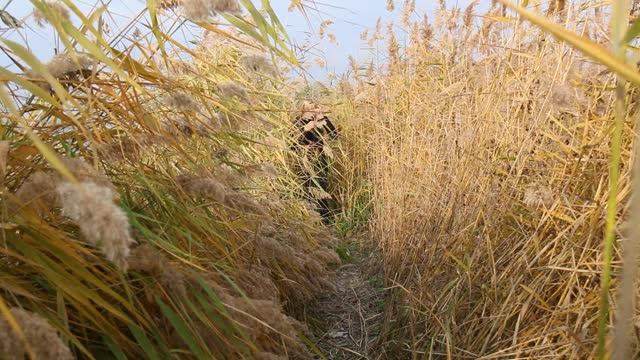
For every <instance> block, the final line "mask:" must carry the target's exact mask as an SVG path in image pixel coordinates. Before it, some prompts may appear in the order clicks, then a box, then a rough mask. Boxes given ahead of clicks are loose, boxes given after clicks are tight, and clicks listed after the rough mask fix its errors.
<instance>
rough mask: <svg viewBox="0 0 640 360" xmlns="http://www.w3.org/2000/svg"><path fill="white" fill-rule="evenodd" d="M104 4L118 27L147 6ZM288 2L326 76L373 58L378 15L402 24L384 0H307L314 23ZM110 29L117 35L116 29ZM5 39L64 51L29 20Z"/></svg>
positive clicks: (291, 23) (279, 2)
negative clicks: (323, 27)
mask: <svg viewBox="0 0 640 360" xmlns="http://www.w3.org/2000/svg"><path fill="white" fill-rule="evenodd" d="M253 1H254V2H255V3H256V4H258V3H260V0H253ZM96 2H98V3H100V1H96V0H76V1H75V3H76V5H77V6H78V7H79V8H81V9H82V10H83V11H88V10H90V9H91V8H92V7H93V6H95V4H96ZM101 2H104V3H109V10H110V14H112V16H113V18H112V19H111V21H114V24H122V23H126V22H127V21H126V20H127V19H129V18H131V17H133V16H135V15H136V14H137V13H139V12H140V11H141V10H142V9H143V8H144V6H145V2H144V1H141V0H111V1H108V0H102V1H101ZM290 2H291V1H290V0H272V1H271V3H272V6H273V8H274V10H275V11H276V13H277V14H278V16H279V17H280V19H281V21H282V22H283V23H284V24H285V26H286V27H287V31H288V32H289V35H290V36H291V38H292V40H293V41H294V42H295V43H297V44H302V43H304V42H305V40H306V39H311V41H310V44H312V45H313V52H314V54H315V55H317V56H319V57H321V58H323V59H324V60H325V62H326V68H325V69H321V68H319V67H318V66H317V65H316V66H314V68H313V69H312V70H311V72H312V73H313V74H314V75H315V76H317V77H323V75H324V74H325V73H326V72H327V71H330V72H334V73H338V74H339V73H342V72H343V71H344V70H346V68H347V66H348V61H347V57H348V55H354V56H355V57H356V58H357V59H365V58H367V57H369V56H370V54H371V49H367V48H366V46H365V44H363V42H362V41H361V40H360V33H361V32H362V30H364V29H365V28H370V29H372V28H373V27H374V26H375V23H376V21H377V19H378V17H382V18H383V20H384V21H385V22H388V21H391V20H394V21H395V23H396V24H398V23H399V18H400V11H401V8H402V3H403V0H395V2H396V10H395V11H394V12H393V13H389V12H388V11H386V10H385V8H386V3H387V1H386V0H323V1H319V2H318V3H316V4H315V5H314V4H313V2H312V1H310V0H307V1H305V3H306V4H308V5H309V6H310V7H312V8H315V10H316V11H313V10H310V11H309V12H308V14H309V20H310V22H309V21H307V19H306V18H305V17H304V16H303V15H302V14H300V13H299V12H298V11H294V12H288V11H287V8H288V7H289V4H290ZM448 2H450V3H455V2H456V1H455V0H454V1H451V0H449V1H448ZM458 2H459V6H466V4H467V3H468V2H469V0H459V1H458ZM485 2H486V3H490V1H489V0H484V1H481V3H485ZM7 4H8V6H7V7H6V10H8V11H9V12H10V13H11V14H12V15H13V16H15V17H16V18H18V19H24V18H26V17H28V16H29V14H30V12H31V11H32V9H33V6H32V5H31V2H30V1H28V0H13V1H9V0H0V5H2V7H4V6H6V5H7ZM436 6H437V2H436V1H435V0H417V1H416V12H415V15H414V16H416V17H418V16H420V17H421V16H422V14H424V13H425V12H426V13H429V14H432V13H433V10H434V9H435V7H436ZM325 19H331V20H333V21H334V22H335V23H334V24H333V25H331V26H330V27H329V28H328V29H327V32H331V33H334V34H335V35H336V37H337V40H338V43H337V44H331V43H329V41H328V40H325V41H322V42H318V41H317V37H316V36H315V34H312V33H311V31H317V29H318V25H319V24H320V22H322V21H323V20H325ZM310 25H311V28H310ZM113 27H117V26H113ZM111 30H112V31H113V32H116V31H117V30H118V29H111ZM402 33H403V31H402V29H398V34H399V36H400V37H402ZM2 36H4V37H6V38H9V39H12V40H17V41H19V42H21V43H24V42H25V40H26V43H27V44H28V45H29V46H30V48H31V50H32V51H33V52H34V53H35V54H36V55H37V56H38V57H39V58H40V59H41V60H43V61H46V60H48V59H49V58H50V57H51V56H52V55H53V54H54V49H55V48H56V47H60V44H56V36H55V35H54V34H52V33H51V30H50V28H48V27H45V28H40V27H38V26H37V25H35V23H34V22H33V20H31V19H28V20H27V22H26V24H25V27H24V28H22V29H19V30H9V31H6V32H4V33H3V34H2ZM185 36H189V35H188V34H187V35H185ZM0 58H1V59H2V60H1V63H2V65H7V64H8V59H7V58H6V56H5V55H2V54H0Z"/></svg>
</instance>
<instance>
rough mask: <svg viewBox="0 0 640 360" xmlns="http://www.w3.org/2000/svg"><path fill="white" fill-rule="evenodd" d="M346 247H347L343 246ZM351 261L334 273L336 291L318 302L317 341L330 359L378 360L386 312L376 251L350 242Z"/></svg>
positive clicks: (322, 297) (316, 315)
mask: <svg viewBox="0 0 640 360" xmlns="http://www.w3.org/2000/svg"><path fill="white" fill-rule="evenodd" d="M343 245H345V244H343ZM348 245H351V246H350V248H351V250H350V251H349V255H348V259H349V260H348V261H347V262H346V263H345V264H344V265H342V266H340V267H339V268H338V269H337V270H336V273H335V279H334V285H335V289H334V290H333V291H327V292H326V293H325V294H324V295H323V296H321V297H320V299H319V300H318V310H317V312H315V313H314V314H313V316H314V317H315V318H317V321H318V322H319V323H318V324H317V325H318V330H317V331H316V337H315V341H316V344H317V345H318V347H319V348H320V349H321V350H322V352H323V354H324V356H326V357H327V358H328V359H335V360H346V359H354V360H355V359H376V358H377V356H376V355H375V353H376V352H377V351H378V349H377V347H376V344H377V340H378V337H379V335H380V330H381V328H380V325H381V322H382V317H383V310H384V290H383V289H382V274H381V273H380V272H379V271H376V270H375V269H377V267H376V266H373V267H372V266H371V265H372V264H374V262H373V261H372V258H373V257H375V254H376V253H375V252H371V251H367V250H364V249H363V244H362V243H355V242H349V243H348Z"/></svg>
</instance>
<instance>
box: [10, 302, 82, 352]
mask: <svg viewBox="0 0 640 360" xmlns="http://www.w3.org/2000/svg"><path fill="white" fill-rule="evenodd" d="M9 312H10V313H11V316H12V317H13V319H14V320H15V322H16V323H17V324H18V327H19V328H20V331H21V332H22V335H24V340H25V341H26V342H27V343H28V345H29V347H30V349H31V350H32V351H33V354H34V355H35V358H36V359H56V360H72V359H73V356H72V355H71V351H70V350H69V348H68V347H67V346H66V345H65V344H64V342H63V341H62V339H60V337H59V336H58V334H57V332H56V330H55V329H54V328H53V327H52V326H51V324H49V322H47V320H45V319H44V318H42V317H40V316H39V315H38V314H35V313H32V312H28V311H25V310H23V309H20V308H17V307H14V308H11V309H10V310H9ZM0 334H2V336H0V354H2V355H3V356H6V359H8V360H23V359H25V358H28V356H26V348H25V344H24V342H23V339H22V338H21V336H19V335H18V334H16V332H15V330H14V329H13V327H12V326H11V325H9V322H8V321H7V320H6V319H5V318H4V317H0Z"/></svg>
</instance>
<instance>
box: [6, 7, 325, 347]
mask: <svg viewBox="0 0 640 360" xmlns="http://www.w3.org/2000/svg"><path fill="white" fill-rule="evenodd" d="M155 3H159V7H158V8H154V7H153V5H154V4H155ZM180 3H184V6H196V5H198V4H196V2H194V1H186V0H185V1H184V2H180ZM241 3H242V4H243V6H244V7H245V9H244V14H245V15H243V16H236V14H237V13H238V12H237V9H238V8H239V3H238V2H236V1H220V2H211V4H212V6H213V5H215V6H214V8H212V9H210V10H211V11H213V12H215V13H217V14H218V15H219V18H218V20H219V19H220V18H225V19H226V20H227V21H228V22H229V23H230V24H231V25H229V24H227V25H224V23H223V22H219V21H217V20H216V21H211V19H210V18H202V17H198V18H197V20H198V21H200V22H199V23H198V25H200V27H201V30H198V31H196V33H200V31H202V36H197V37H196V40H198V43H197V46H195V47H189V46H187V45H186V44H182V43H180V42H179V41H177V40H176V39H174V38H173V37H172V34H173V33H174V32H175V31H176V30H175V29H176V27H179V26H183V25H184V23H182V22H183V21H184V19H183V18H182V17H181V16H180V15H178V16H177V17H176V16H174V15H172V13H171V12H168V10H167V9H175V10H176V11H177V14H180V11H181V10H180V8H179V7H178V8H176V6H178V5H179V4H178V2H166V1H161V2H156V1H150V2H149V4H150V5H151V7H150V8H149V9H147V14H148V18H149V19H150V23H149V24H147V23H146V20H144V19H145V17H144V16H139V17H136V18H135V19H134V20H132V21H131V23H130V24H127V26H125V27H124V29H128V30H126V31H124V32H122V33H119V34H118V35H116V36H115V37H113V38H109V39H107V38H106V35H105V34H104V33H102V32H101V31H99V30H98V24H99V19H100V17H101V16H105V15H106V14H108V9H102V8H99V9H96V11H95V12H94V13H92V14H82V13H81V12H79V11H78V9H76V8H75V6H74V5H73V3H72V2H71V1H67V0H65V1H61V2H55V5H53V4H52V2H50V1H40V0H34V1H33V4H34V6H35V7H36V8H37V10H36V14H37V15H36V20H37V21H38V22H41V23H42V25H43V26H47V27H50V28H51V29H52V30H53V31H56V32H57V33H58V34H59V37H60V39H61V41H62V43H63V44H65V45H66V47H67V48H66V51H64V53H62V54H60V55H58V56H57V57H56V58H54V59H52V60H51V61H48V62H46V61H45V59H37V58H36V57H35V56H34V55H33V54H31V53H30V52H29V51H28V50H27V49H26V47H25V45H26V44H20V43H15V42H10V41H9V40H6V39H4V38H3V39H2V41H3V43H4V45H3V51H4V52H5V53H7V54H10V55H11V58H12V59H13V60H14V61H15V63H16V65H17V66H18V67H19V68H21V69H24V72H23V73H13V72H10V71H8V70H7V69H2V70H1V71H0V77H1V78H2V81H3V84H4V85H3V86H2V90H1V91H0V95H1V100H2V103H3V111H4V115H3V119H2V120H0V124H1V125H2V128H1V131H0V186H1V188H0V199H2V200H1V201H0V239H1V242H2V247H0V289H1V292H0V305H1V307H0V313H1V315H0V327H1V328H3V329H11V331H12V332H11V335H12V336H11V337H7V338H5V339H3V340H2V341H0V346H2V347H0V353H2V355H3V356H4V355H5V354H7V356H9V358H13V356H16V358H22V356H23V355H21V354H25V353H26V354H27V355H28V356H29V357H30V358H32V359H35V358H42V356H45V357H46V356H47V355H43V354H45V353H43V351H47V346H49V347H48V349H49V350H48V351H54V350H56V349H58V351H60V353H64V354H68V353H69V350H70V351H71V353H72V354H73V356H74V357H80V358H89V359H93V358H119V359H123V358H125V357H128V358H149V359H167V358H186V359H192V358H196V359H215V358H234V359H235V358H253V357H257V358H260V357H261V358H284V357H291V358H309V357H310V356H311V355H310V350H309V349H308V348H307V346H306V345H305V341H307V340H306V334H305V332H306V329H305V326H304V325H303V324H302V323H300V322H299V321H298V320H296V319H295V318H294V317H298V318H302V316H303V315H304V309H305V306H307V304H308V302H309V301H310V300H311V299H313V298H314V296H315V294H316V293H317V292H318V291H320V290H324V289H326V288H327V287H328V286H329V285H328V283H327V278H328V271H327V268H328V266H329V265H330V264H333V263H335V262H336V255H335V253H333V252H332V251H331V250H330V249H328V246H332V244H333V238H332V236H331V234H330V233H329V232H328V231H327V230H326V229H325V228H324V227H323V226H322V225H321V224H320V221H319V220H318V219H317V216H316V215H315V214H313V213H312V212H310V211H309V210H308V209H307V208H306V207H305V206H304V204H303V202H302V200H300V199H301V197H300V196H296V195H297V193H298V192H301V191H302V189H299V185H297V180H296V179H295V177H294V175H293V173H292V171H291V170H290V169H289V163H288V162H287V159H288V158H289V157H291V156H294V155H292V154H289V151H288V147H287V146H286V143H287V141H289V136H290V130H289V124H290V123H291V120H292V118H293V117H294V116H295V113H294V104H293V99H292V97H293V96H291V95H290V93H291V90H290V88H289V87H288V86H286V84H285V81H286V80H287V78H286V73H284V72H281V71H279V70H280V68H281V67H282V66H283V65H286V66H297V61H296V60H295V58H293V57H292V55H291V54H292V52H291V49H289V48H288V47H287V46H286V44H285V43H284V41H283V39H286V38H287V36H286V34H284V33H282V31H283V28H282V26H281V25H280V24H279V22H278V20H277V17H275V15H274V14H273V11H272V10H271V8H270V7H269V6H267V7H266V8H265V9H264V13H265V14H269V15H270V19H269V21H268V22H267V21H266V19H265V17H264V16H263V15H262V13H261V12H260V11H258V10H257V9H255V8H253V6H252V5H251V2H248V1H242V2H241ZM199 4H200V5H201V4H203V3H202V2H200V3H199ZM162 9H164V10H162ZM227 9H230V10H227ZM187 10H188V11H187V12H188V14H191V11H192V10H193V9H192V8H188V9H187ZM103 11H106V12H103ZM160 12H162V14H160ZM199 16H202V14H200V15H199ZM73 19H75V20H76V22H79V23H81V24H82V25H81V26H80V27H79V28H77V27H76V26H74V24H73V23H72V22H71V20H73ZM27 21H31V20H30V19H28V20H27ZM189 26H192V24H191V25H189ZM136 29H137V30H136ZM141 29H152V30H149V31H148V33H144V30H141ZM16 31H20V30H16ZM116 48H117V50H116ZM271 54H274V55H271ZM32 318H33V319H36V320H35V321H31V320H30V319H32ZM30 323H34V324H35V325H34V326H35V327H34V326H31V327H30V325H29V324H30ZM36 325H37V326H36ZM52 329H55V331H56V332H58V333H59V336H60V338H61V339H62V343H63V344H64V346H66V347H68V348H63V349H60V339H59V338H58V335H56V334H52V331H54V330H52ZM14 335H15V336H14ZM16 349H17V350H16ZM43 349H44V350H43ZM65 356H67V355H65Z"/></svg>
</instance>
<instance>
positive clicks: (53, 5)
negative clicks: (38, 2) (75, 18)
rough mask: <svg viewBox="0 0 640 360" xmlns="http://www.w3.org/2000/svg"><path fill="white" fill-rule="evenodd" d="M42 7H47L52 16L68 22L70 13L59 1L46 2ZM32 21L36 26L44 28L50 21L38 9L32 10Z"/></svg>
mask: <svg viewBox="0 0 640 360" xmlns="http://www.w3.org/2000/svg"><path fill="white" fill-rule="evenodd" d="M44 5H45V6H47V7H48V8H49V9H50V10H51V11H52V12H53V14H54V16H58V17H60V18H62V19H66V20H69V19H70V15H71V13H70V12H69V9H67V7H66V6H65V5H64V4H63V3H62V2H61V1H59V0H46V1H45V2H44ZM33 19H34V20H35V22H36V24H38V26H41V27H43V26H45V24H47V23H51V21H50V20H49V19H48V18H47V17H46V16H45V14H44V13H43V12H42V11H40V9H37V8H36V9H34V10H33Z"/></svg>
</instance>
